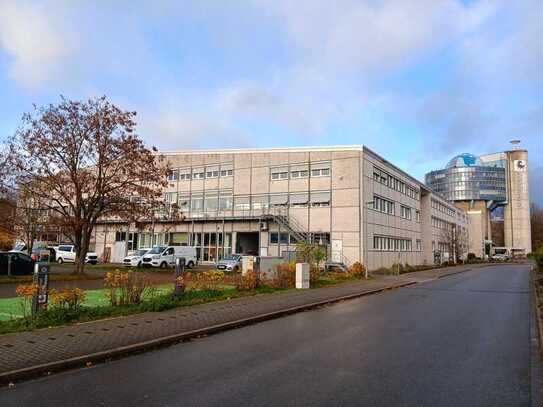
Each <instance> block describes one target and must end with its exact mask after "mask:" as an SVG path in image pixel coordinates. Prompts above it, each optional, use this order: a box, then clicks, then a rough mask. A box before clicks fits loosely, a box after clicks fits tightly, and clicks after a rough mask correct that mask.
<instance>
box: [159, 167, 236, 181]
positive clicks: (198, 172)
mask: <svg viewBox="0 0 543 407" xmlns="http://www.w3.org/2000/svg"><path fill="white" fill-rule="evenodd" d="M233 168H234V166H233V165H232V164H222V165H212V166H207V167H197V168H177V169H174V170H171V171H170V172H169V173H168V177H167V178H168V181H177V180H181V181H188V180H190V179H207V178H218V177H231V176H233V175H234V170H233Z"/></svg>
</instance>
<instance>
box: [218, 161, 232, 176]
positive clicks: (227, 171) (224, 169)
mask: <svg viewBox="0 0 543 407" xmlns="http://www.w3.org/2000/svg"><path fill="white" fill-rule="evenodd" d="M233 175H234V165H233V164H222V165H221V177H231V176H233Z"/></svg>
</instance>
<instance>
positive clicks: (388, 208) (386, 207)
mask: <svg viewBox="0 0 543 407" xmlns="http://www.w3.org/2000/svg"><path fill="white" fill-rule="evenodd" d="M373 209H375V210H376V211H379V212H382V213H386V214H388V215H393V216H394V215H395V214H396V204H395V202H394V201H391V200H390V199H386V198H382V197H380V196H377V195H374V196H373ZM400 217H401V218H403V219H407V220H412V219H413V216H412V208H410V207H409V206H405V205H400ZM415 219H416V221H417V222H420V212H419V211H418V210H415Z"/></svg>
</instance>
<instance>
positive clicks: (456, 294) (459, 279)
mask: <svg viewBox="0 0 543 407" xmlns="http://www.w3.org/2000/svg"><path fill="white" fill-rule="evenodd" d="M530 281H531V280H530V271H529V267H528V266H525V265H507V266H493V267H486V268H482V269H478V270H473V271H468V272H465V273H461V274H457V275H454V276H450V277H447V278H443V279H440V280H435V281H431V282H427V283H423V284H418V285H415V286H411V287H407V288H402V289H399V290H395V291H388V292H384V293H381V294H376V295H372V296H367V297H362V298H359V299H355V300H349V301H345V302H342V303H338V304H335V305H331V306H328V307H324V308H320V309H317V310H313V311H307V312H303V313H300V314H295V315H291V316H288V317H284V318H280V319H275V320H271V321H266V322H262V323H258V324H255V325H251V326H247V327H243V328H240V329H236V330H231V331H226V332H223V333H220V334H216V335H213V336H209V337H205V338H202V339H198V340H194V341H192V342H187V343H182V344H179V345H175V346H171V347H168V348H164V349H161V350H156V351H153V352H149V353H145V354H140V355H135V356H130V357H127V358H124V359H121V360H116V361H112V362H109V363H105V364H100V365H96V366H93V367H90V368H85V369H80V370H73V371H69V372H64V373H61V374H57V375H53V376H50V377H46V378H41V379H37V380H33V381H29V382H26V383H18V384H16V385H15V387H13V388H4V389H1V390H0V406H2V407H8V406H17V407H20V406H56V407H58V406H291V405H292V406H362V405H363V406H493V407H495V406H529V405H531V401H532V398H531V397H532V396H531V395H532V393H533V391H532V390H533V389H532V384H531V383H532V382H533V381H534V380H533V377H532V375H533V364H534V360H536V361H537V362H535V363H539V362H538V361H539V355H535V354H534V350H533V346H531V341H532V342H533V329H531V328H533V327H531V324H532V320H531V316H532V305H531V294H530V287H531V285H530V284H531V283H530Z"/></svg>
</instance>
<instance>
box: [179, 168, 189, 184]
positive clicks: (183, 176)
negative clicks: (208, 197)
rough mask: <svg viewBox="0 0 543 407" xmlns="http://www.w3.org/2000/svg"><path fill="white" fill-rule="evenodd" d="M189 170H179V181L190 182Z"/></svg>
mask: <svg viewBox="0 0 543 407" xmlns="http://www.w3.org/2000/svg"><path fill="white" fill-rule="evenodd" d="M190 174H191V171H190V168H182V169H180V170H179V179H180V180H181V181H188V180H190Z"/></svg>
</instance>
